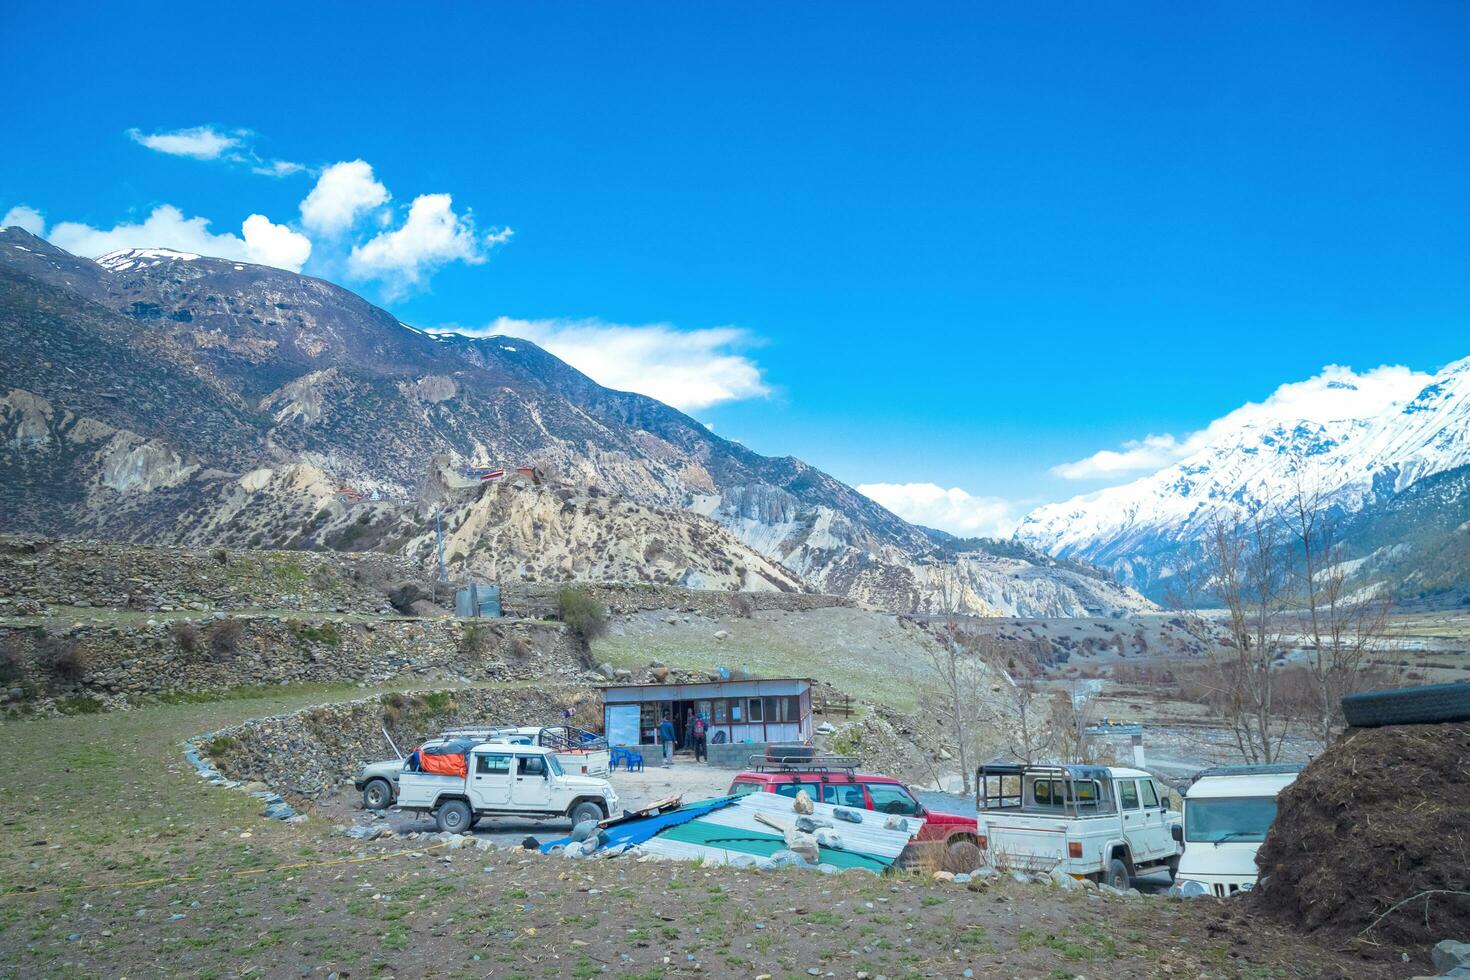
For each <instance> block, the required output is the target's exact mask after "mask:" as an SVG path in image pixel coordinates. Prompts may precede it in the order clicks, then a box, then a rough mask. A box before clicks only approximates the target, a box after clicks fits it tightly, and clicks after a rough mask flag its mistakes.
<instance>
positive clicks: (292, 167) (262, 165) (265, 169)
mask: <svg viewBox="0 0 1470 980" xmlns="http://www.w3.org/2000/svg"><path fill="white" fill-rule="evenodd" d="M305 169H306V167H305V166H304V165H303V164H299V163H292V162H291V161H290V160H262V161H260V162H259V163H257V164H255V166H253V167H251V168H250V172H251V173H253V174H260V175H261V176H262V177H289V176H291V175H292V174H299V173H301V171H303V170H305Z"/></svg>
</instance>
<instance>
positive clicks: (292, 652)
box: [0, 614, 592, 709]
mask: <svg viewBox="0 0 1470 980" xmlns="http://www.w3.org/2000/svg"><path fill="white" fill-rule="evenodd" d="M0 658H3V661H4V667H5V669H6V670H7V673H8V677H7V679H6V680H4V681H3V682H0V700H7V701H9V702H11V703H12V704H14V703H17V702H20V703H32V704H36V703H40V704H42V705H46V704H54V703H57V702H61V703H63V704H65V703H66V702H68V701H70V702H71V703H76V701H75V699H93V700H95V701H97V702H100V703H99V704H96V705H89V707H91V708H94V709H95V708H96V707H118V706H121V705H123V704H126V703H127V702H128V701H130V700H132V699H134V698H136V697H138V696H140V695H159V694H166V693H170V692H201V691H215V690H222V689H226V688H232V687H239V686H242V685H252V684H285V683H292V682H303V681H310V682H340V681H351V682H369V683H376V682H381V681H385V680H388V679H391V678H393V677H399V676H433V675H440V676H445V677H454V678H468V679H472V680H483V679H487V678H493V679H496V680H545V681H547V682H548V683H556V682H567V681H575V680H581V679H583V678H585V677H586V676H588V672H589V671H590V670H591V668H592V665H591V663H590V662H589V661H588V659H587V654H586V648H585V646H584V645H583V643H582V642H581V641H580V640H578V639H577V638H576V637H574V636H572V635H571V633H570V632H569V631H568V630H567V629H566V628H565V627H564V626H562V625H561V624H559V623H542V622H518V621H510V620H480V621H477V622H469V621H463V620H453V619H423V620H419V619H385V620H369V621H353V620H351V619H346V618H342V617H336V618H333V617H302V618H299V619H297V618H289V619H288V618H283V617H279V616H264V615H261V616H255V615H241V616H224V615H223V614H216V617H205V618H202V619H193V620H176V621H159V620H147V621H144V622H131V623H117V622H113V623H107V622H97V621H92V622H88V621H83V622H80V623H73V624H71V625H69V626H67V627H65V628H64V629H60V630H55V631H53V630H48V629H47V628H46V627H44V626H5V625H0ZM17 691H19V692H20V693H19V694H16V693H15V692H17Z"/></svg>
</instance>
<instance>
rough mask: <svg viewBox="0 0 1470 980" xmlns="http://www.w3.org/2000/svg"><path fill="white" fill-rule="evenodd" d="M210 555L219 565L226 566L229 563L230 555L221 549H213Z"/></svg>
mask: <svg viewBox="0 0 1470 980" xmlns="http://www.w3.org/2000/svg"><path fill="white" fill-rule="evenodd" d="M210 555H211V556H212V557H213V558H214V560H215V561H216V562H218V563H219V564H221V565H225V564H228V563H229V561H230V553H229V552H228V551H226V550H225V549H223V548H216V549H214V550H213V551H211V552H210Z"/></svg>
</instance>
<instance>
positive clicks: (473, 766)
mask: <svg viewBox="0 0 1470 980" xmlns="http://www.w3.org/2000/svg"><path fill="white" fill-rule="evenodd" d="M465 756H466V762H467V768H468V772H467V774H466V775H464V776H445V775H439V774H436V773H428V772H411V771H409V770H408V769H404V770H403V772H401V773H400V774H399V777H398V808H399V809H400V810H408V811H409V812H412V813H427V814H431V815H432V816H433V817H434V819H435V821H436V823H437V824H438V827H439V830H440V831H442V832H445V833H451V834H462V833H465V832H466V831H468V830H470V829H471V828H473V827H474V826H475V824H476V823H478V822H479V820H480V818H481V817H511V816H514V817H531V818H533V819H537V820H543V819H551V818H556V817H567V818H569V819H570V820H571V821H572V826H576V825H577V824H579V823H581V822H582V821H584V820H604V819H606V818H607V817H609V816H610V815H612V813H613V812H614V811H615V810H616V809H617V805H618V797H617V794H616V793H615V792H613V788H612V784H611V783H609V782H608V781H607V780H606V779H598V778H597V777H595V776H569V775H567V774H566V772H565V771H564V770H563V769H562V767H561V763H560V762H558V761H557V758H556V752H554V751H552V750H551V749H548V748H545V747H543V746H539V745H514V744H509V743H506V742H481V743H480V744H478V745H475V746H473V747H472V748H471V749H469V751H468V752H466V753H465Z"/></svg>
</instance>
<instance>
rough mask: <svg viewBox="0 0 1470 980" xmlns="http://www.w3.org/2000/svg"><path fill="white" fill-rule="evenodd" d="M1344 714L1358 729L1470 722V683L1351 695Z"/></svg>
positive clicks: (1429, 685) (1348, 721) (1350, 723)
mask: <svg viewBox="0 0 1470 980" xmlns="http://www.w3.org/2000/svg"><path fill="white" fill-rule="evenodd" d="M1342 714H1343V717H1344V718H1345V719H1346V720H1347V723H1348V724H1349V725H1351V726H1353V727H1354V728H1378V727H1381V726H1383V725H1438V724H1441V723H1443V722H1447V721H1470V684H1463V683H1461V684H1426V685H1424V686H1422V687H1395V688H1390V689H1389V690H1386V691H1364V692H1363V693H1361V694H1349V695H1348V696H1347V697H1345V698H1343V699H1342Z"/></svg>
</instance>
